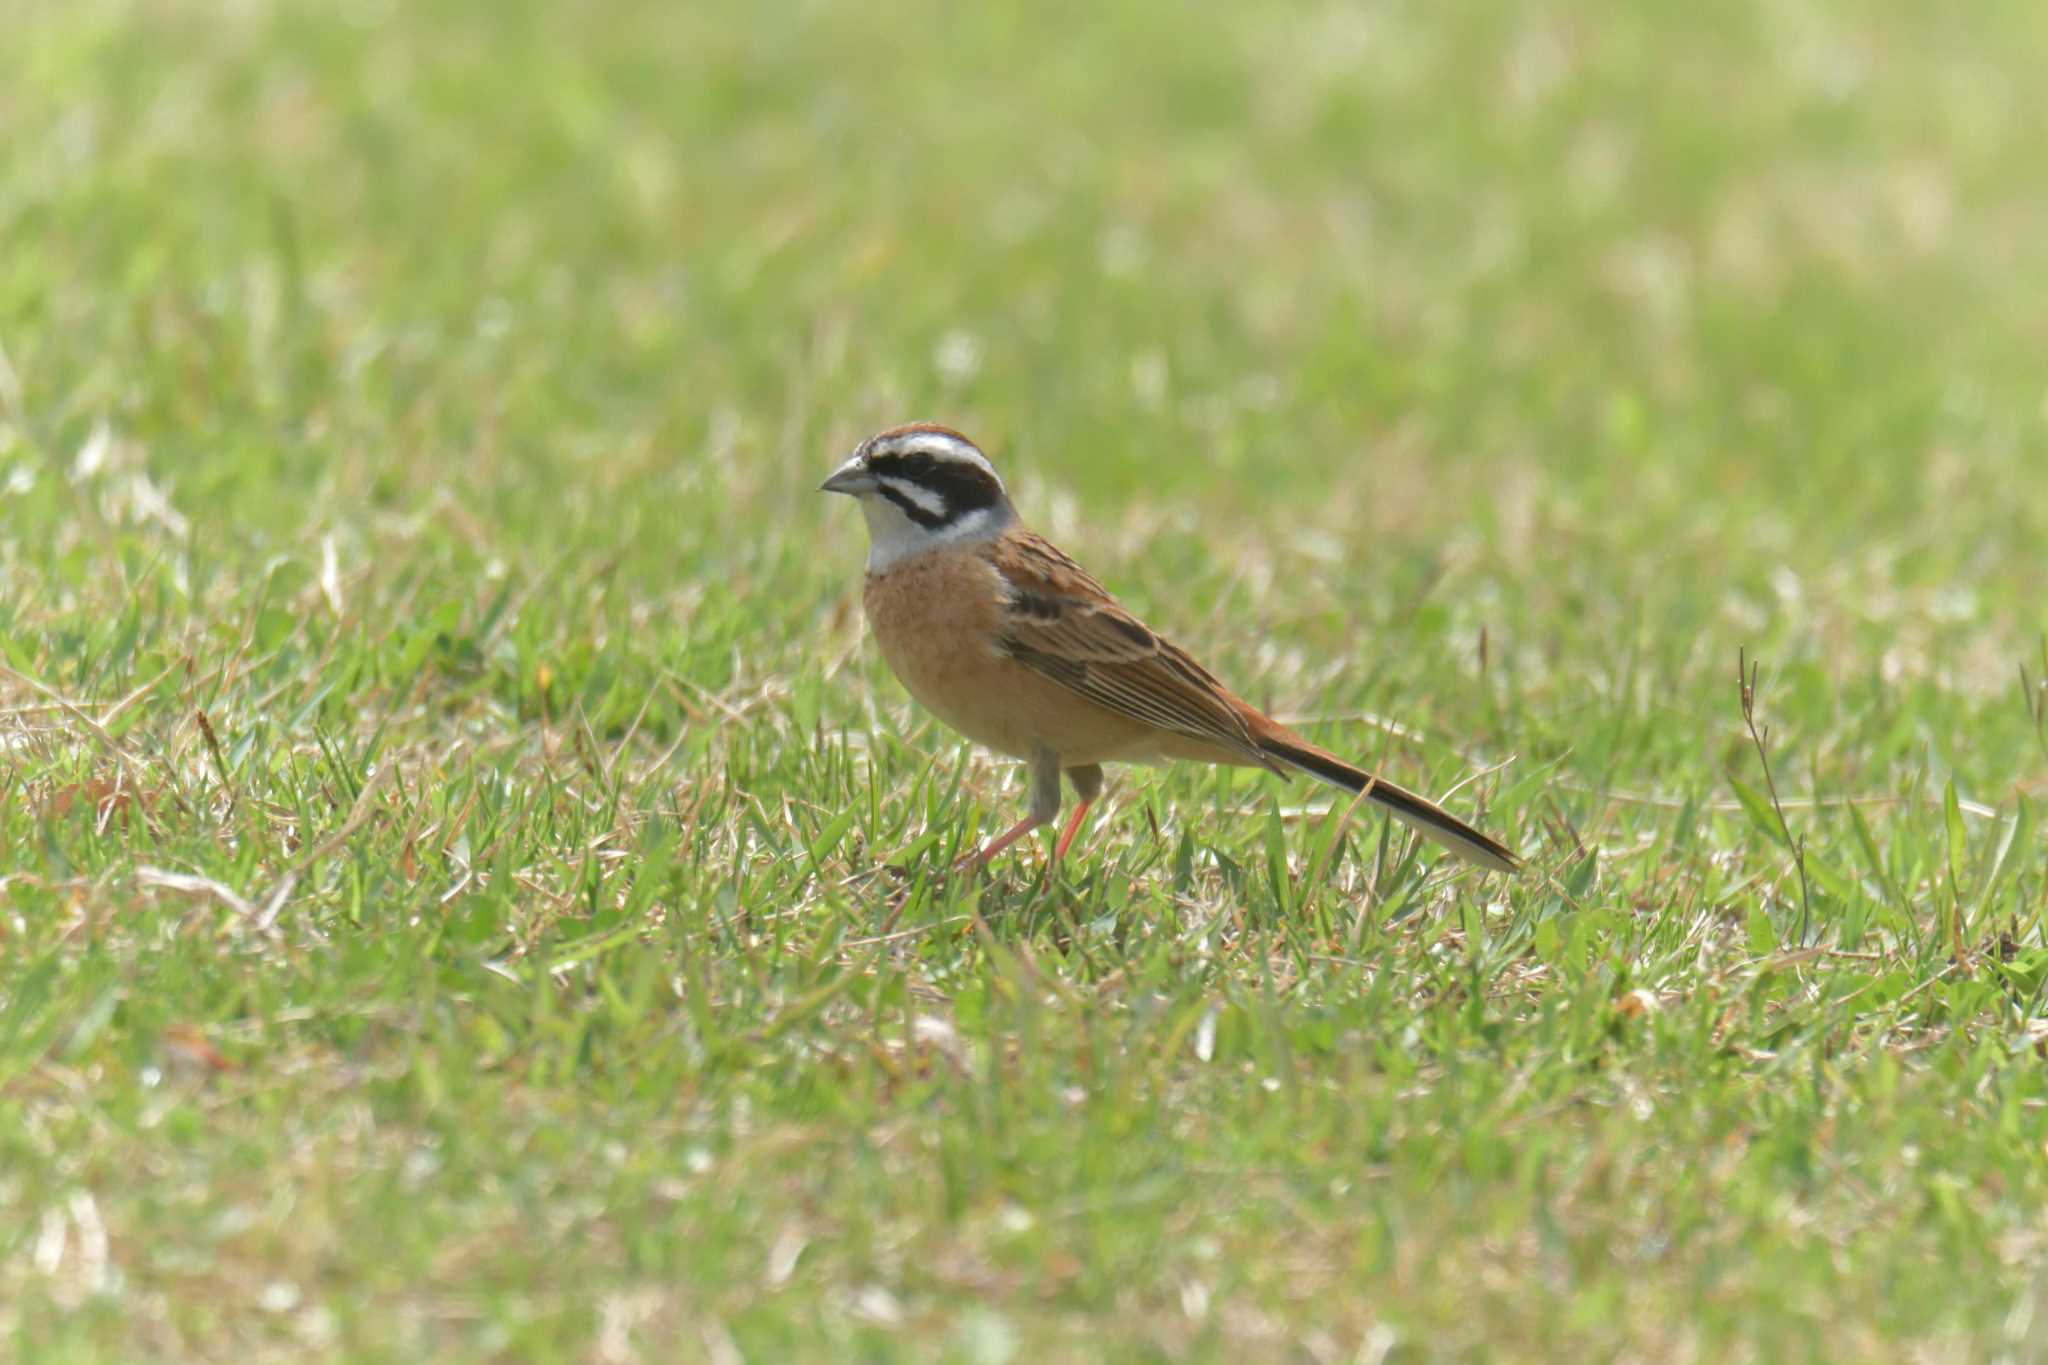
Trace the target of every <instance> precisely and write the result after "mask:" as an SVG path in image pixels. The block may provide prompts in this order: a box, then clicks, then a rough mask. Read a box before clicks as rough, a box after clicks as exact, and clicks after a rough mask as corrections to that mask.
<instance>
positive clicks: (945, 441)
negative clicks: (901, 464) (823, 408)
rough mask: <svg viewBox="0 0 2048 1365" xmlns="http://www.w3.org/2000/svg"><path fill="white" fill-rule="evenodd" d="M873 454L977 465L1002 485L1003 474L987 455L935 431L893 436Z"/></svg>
mask: <svg viewBox="0 0 2048 1365" xmlns="http://www.w3.org/2000/svg"><path fill="white" fill-rule="evenodd" d="M872 453H873V454H876V455H929V456H931V457H932V458H933V459H938V460H954V461H958V462H959V463H961V464H971V465H978V466H979V467H980V468H982V469H983V470H986V471H987V472H988V475H989V477H991V478H993V479H994V480H995V481H996V482H997V483H998V484H1001V483H1002V481H1003V479H1002V475H1000V474H997V473H996V467H995V466H994V465H992V464H990V463H989V460H988V456H986V455H984V454H982V453H981V450H980V448H979V447H977V446H976V445H975V444H974V442H972V441H968V440H963V439H961V438H960V437H958V436H947V435H944V434H942V433H940V432H936V431H913V432H910V433H908V434H906V435H902V436H892V437H890V438H889V439H888V440H886V441H880V442H877V443H876V444H875V446H874V449H873V451H872Z"/></svg>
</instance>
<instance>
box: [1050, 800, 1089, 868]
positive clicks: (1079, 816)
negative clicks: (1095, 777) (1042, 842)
mask: <svg viewBox="0 0 2048 1365" xmlns="http://www.w3.org/2000/svg"><path fill="white" fill-rule="evenodd" d="M1094 804H1095V798H1094V797H1092V796H1091V797H1089V798H1088V799H1087V800H1086V801H1083V802H1082V803H1081V804H1080V805H1078V806H1076V807H1074V818H1073V819H1071V820H1069V821H1067V832H1066V833H1065V834H1062V835H1061V836H1060V842H1059V845H1058V847H1056V848H1054V849H1053V851H1052V860H1053V861H1054V862H1058V861H1059V860H1060V859H1062V858H1064V857H1066V856H1067V846H1068V845H1070V844H1072V843H1073V842H1074V836H1075V835H1076V834H1079V833H1080V832H1081V821H1082V820H1084V819H1086V818H1087V816H1088V808H1089V807H1090V806H1092V805H1094Z"/></svg>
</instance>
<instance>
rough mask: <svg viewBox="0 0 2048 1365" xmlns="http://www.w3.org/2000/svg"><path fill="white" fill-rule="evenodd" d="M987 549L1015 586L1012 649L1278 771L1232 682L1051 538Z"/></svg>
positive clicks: (1006, 649)
mask: <svg viewBox="0 0 2048 1365" xmlns="http://www.w3.org/2000/svg"><path fill="white" fill-rule="evenodd" d="M988 553H989V558H990V561H991V562H992V563H994V565H995V567H996V571H997V572H998V573H1000V574H1001V575H1002V577H1003V580H1004V582H1006V583H1007V584H1008V585H1009V588H1010V600H1009V604H1008V610H1007V611H1006V612H1005V614H1004V620H1003V629H1002V633H1001V634H1000V635H999V637H998V639H997V648H998V649H1000V650H1001V651H1002V652H1003V653H1004V654H1006V655H1008V656H1009V657H1010V658H1013V659H1016V660H1017V661H1018V662H1020V663H1023V664H1027V665H1029V666H1030V667H1032V668H1034V669H1036V670H1038V671H1039V672H1040V673H1043V674H1044V675H1045V676H1046V677H1048V678H1051V679H1052V680H1053V681H1055V682H1057V683H1060V684H1062V685H1064V686H1066V687H1070V688H1072V689H1073V690H1074V691H1076V692H1078V693H1079V694H1081V695H1082V696H1084V697H1086V698H1087V699H1088V700H1090V701H1092V702H1094V703H1095V704H1096V705H1098V706H1104V707H1107V708H1109V709H1110V710H1112V711H1115V712H1118V713H1119V714H1122V715H1126V716H1129V717H1130V718H1131V719H1133V720H1137V721H1142V722H1143V723H1145V724H1147V725H1156V726H1158V727H1159V728H1160V729H1162V730H1168V731H1171V732H1172V733H1174V734H1179V735H1186V736H1187V737H1189V738H1190V739H1197V740H1201V741H1203V742H1205V743H1209V744H1215V745H1218V746H1220V747H1222V748H1225V749H1228V750H1231V751H1233V752H1235V753H1239V754H1242V755H1244V757H1246V758H1247V759H1249V760H1251V761H1252V762H1254V763H1256V764H1258V765H1260V766H1261V767H1266V768H1272V769H1273V770H1274V771H1276V772H1278V771H1279V768H1278V767H1277V766H1276V765H1275V764H1274V763H1273V761H1272V759H1270V758H1269V757H1267V755H1266V754H1265V753H1263V752H1262V751H1261V750H1260V748H1259V746H1258V742H1257V741H1256V740H1255V739H1254V738H1253V736H1252V733H1251V730H1250V728H1249V727H1248V726H1247V725H1246V724H1245V721H1244V718H1243V717H1242V716H1240V715H1239V714H1238V710H1237V708H1236V707H1235V706H1234V705H1232V704H1231V699H1230V693H1229V691H1228V689H1226V688H1225V687H1224V686H1223V684H1222V683H1220V682H1218V681H1217V680H1216V678H1215V677H1214V676H1213V675H1212V674H1211V673H1210V672H1209V671H1208V670H1207V669H1205V668H1203V667H1202V666H1201V665H1200V664H1198V663H1196V662H1195V661H1194V660H1193V659H1191V658H1189V657H1188V655H1187V653H1186V651H1184V650H1182V649H1181V648H1180V647H1179V646H1177V645H1174V644H1172V643H1171V642H1169V641H1167V640H1163V639H1161V638H1160V637H1159V636H1157V635H1155V634H1153V633H1152V631H1151V630H1149V629H1148V628H1147V627H1146V626H1145V624H1144V623H1143V622H1142V621H1140V620H1138V619H1137V618H1136V617H1134V616H1132V615H1131V614H1130V613H1129V612H1127V611H1125V610H1124V609H1123V608H1122V607H1121V606H1119V605H1117V601H1116V599H1115V598H1113V597H1111V596H1110V595H1109V593H1108V592H1107V591H1106V590H1105V589H1104V588H1103V586H1102V585H1101V584H1100V583H1097V582H1096V581H1095V580H1094V579H1093V578H1091V577H1089V575H1088V571H1087V570H1086V569H1083V568H1082V567H1081V566H1080V565H1079V564H1076V563H1075V562H1074V561H1073V560H1071V559H1069V558H1067V556H1066V555H1065V554H1063V553H1061V552H1060V550H1059V549H1058V548H1057V547H1056V546H1054V545H1053V544H1052V543H1051V542H1049V541H1047V540H1044V539H1043V538H1041V537H1039V536H1037V535H1035V534H1033V533H1032V532H1029V531H1021V530H1020V531H1015V532H1012V533H1010V534H1009V535H1005V536H1001V537H998V538H997V539H996V540H995V541H993V542H991V543H990V547H989V552H988Z"/></svg>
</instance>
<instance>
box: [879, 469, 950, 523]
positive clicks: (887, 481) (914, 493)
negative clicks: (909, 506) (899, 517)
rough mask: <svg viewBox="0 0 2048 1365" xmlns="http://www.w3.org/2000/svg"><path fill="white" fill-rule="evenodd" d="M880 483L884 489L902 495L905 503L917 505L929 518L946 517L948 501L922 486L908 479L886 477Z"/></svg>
mask: <svg viewBox="0 0 2048 1365" xmlns="http://www.w3.org/2000/svg"><path fill="white" fill-rule="evenodd" d="M879 482H880V483H881V485H882V487H884V488H887V489H889V490H890V491H891V492H894V493H897V494H899V495H901V496H902V497H903V499H904V500H905V501H907V502H911V503H915V504H916V505H917V507H918V509H919V510H920V511H922V512H923V513H924V514H925V515H926V516H928V517H943V516H945V515H946V500H945V499H944V498H942V497H940V496H939V495H938V494H937V493H935V492H933V491H932V490H931V489H929V488H926V487H925V486H924V485H922V484H916V483H912V482H911V481H910V480H908V479H892V478H889V477H887V476H886V475H885V476H884V477H883V478H882V479H881V480H879Z"/></svg>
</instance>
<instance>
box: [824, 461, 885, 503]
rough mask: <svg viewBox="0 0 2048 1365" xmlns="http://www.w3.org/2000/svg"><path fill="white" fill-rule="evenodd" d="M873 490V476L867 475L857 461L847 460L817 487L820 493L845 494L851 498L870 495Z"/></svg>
mask: <svg viewBox="0 0 2048 1365" xmlns="http://www.w3.org/2000/svg"><path fill="white" fill-rule="evenodd" d="M875 488H876V484H875V476H874V475H872V474H870V473H868V471H867V470H866V469H865V468H863V467H862V466H861V464H860V462H859V461H857V460H848V461H847V462H846V463H845V464H843V465H841V466H839V468H837V469H835V470H833V471H832V477H831V478H829V479H827V480H825V482H823V483H821V484H819V485H818V491H819V492H820V493H845V494H848V495H849V496H852V497H859V496H860V495H861V494H862V493H872V492H874V491H875Z"/></svg>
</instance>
